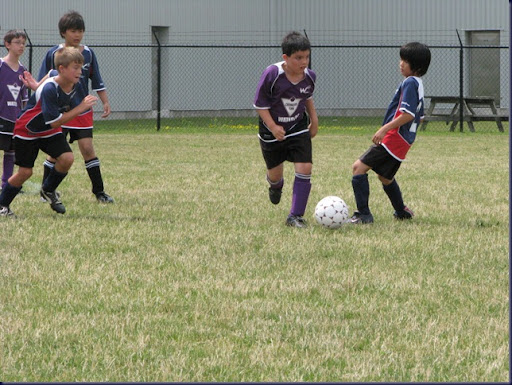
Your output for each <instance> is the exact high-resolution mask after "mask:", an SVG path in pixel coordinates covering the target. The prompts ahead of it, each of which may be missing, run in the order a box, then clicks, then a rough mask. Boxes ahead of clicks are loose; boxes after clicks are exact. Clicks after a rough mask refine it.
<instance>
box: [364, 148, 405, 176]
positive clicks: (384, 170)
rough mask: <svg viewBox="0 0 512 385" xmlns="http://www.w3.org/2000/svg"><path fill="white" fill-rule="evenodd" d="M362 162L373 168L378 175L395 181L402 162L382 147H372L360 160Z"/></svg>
mask: <svg viewBox="0 0 512 385" xmlns="http://www.w3.org/2000/svg"><path fill="white" fill-rule="evenodd" d="M359 160H360V161H361V162H363V163H364V164H366V165H367V166H369V167H371V168H372V170H373V171H375V172H376V173H377V174H378V175H380V176H382V177H384V178H386V179H389V180H393V178H394V177H395V174H396V172H397V171H398V169H399V168H400V166H401V165H402V162H400V161H399V160H397V159H395V158H393V156H391V154H390V153H389V152H387V150H386V149H385V148H384V147H382V146H381V145H375V144H374V145H372V146H371V147H370V148H369V149H368V150H366V152H365V153H364V154H363V155H361V157H360V158H359Z"/></svg>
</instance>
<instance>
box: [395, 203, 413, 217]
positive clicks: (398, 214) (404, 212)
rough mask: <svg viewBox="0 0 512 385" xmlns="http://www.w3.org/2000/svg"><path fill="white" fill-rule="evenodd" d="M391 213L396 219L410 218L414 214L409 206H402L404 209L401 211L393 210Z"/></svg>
mask: <svg viewBox="0 0 512 385" xmlns="http://www.w3.org/2000/svg"><path fill="white" fill-rule="evenodd" d="M393 215H394V217H395V218H396V219H398V220H404V219H412V217H413V216H414V213H413V212H412V210H411V209H410V208H409V207H407V206H404V209H403V210H402V211H395V212H394V213H393Z"/></svg>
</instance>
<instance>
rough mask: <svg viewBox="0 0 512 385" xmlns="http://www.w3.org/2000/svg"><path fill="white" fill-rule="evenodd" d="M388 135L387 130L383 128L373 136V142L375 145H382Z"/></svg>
mask: <svg viewBox="0 0 512 385" xmlns="http://www.w3.org/2000/svg"><path fill="white" fill-rule="evenodd" d="M386 133H387V130H385V129H383V127H381V128H380V129H379V130H378V131H377V132H376V133H375V134H374V135H373V138H372V142H373V143H374V144H381V143H382V140H383V139H384V137H385V136H386Z"/></svg>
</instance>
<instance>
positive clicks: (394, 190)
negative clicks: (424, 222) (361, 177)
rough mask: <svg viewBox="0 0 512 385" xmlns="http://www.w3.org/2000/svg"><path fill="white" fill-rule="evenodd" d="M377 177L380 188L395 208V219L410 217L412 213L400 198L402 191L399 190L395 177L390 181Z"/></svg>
mask: <svg viewBox="0 0 512 385" xmlns="http://www.w3.org/2000/svg"><path fill="white" fill-rule="evenodd" d="M379 179H380V180H381V182H382V188H383V189H384V191H385V192H386V194H387V196H388V198H389V200H390V201H391V205H392V206H393V208H394V209H395V213H394V216H395V217H396V218H397V219H411V218H412V217H413V216H414V214H413V212H412V211H411V210H410V209H409V208H407V207H406V206H405V204H404V201H403V198H402V191H401V190H400V186H399V185H398V183H397V181H396V179H393V180H392V181H390V180H389V179H385V178H383V177H380V176H379Z"/></svg>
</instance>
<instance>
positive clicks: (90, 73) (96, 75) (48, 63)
mask: <svg viewBox="0 0 512 385" xmlns="http://www.w3.org/2000/svg"><path fill="white" fill-rule="evenodd" d="M63 47H64V45H63V44H59V45H56V46H54V47H52V48H51V49H50V50H49V51H48V52H47V53H46V56H45V58H44V60H43V63H42V64H41V69H40V70H39V76H38V80H41V79H42V78H44V77H45V76H46V75H47V74H48V72H49V71H50V70H52V69H56V68H55V61H54V60H55V52H57V50H59V49H60V48H63ZM80 49H83V50H82V51H81V52H82V55H83V57H84V64H83V65H82V76H81V77H80V83H81V84H82V88H83V89H84V90H85V92H86V93H87V94H88V93H89V79H91V88H92V90H93V91H103V90H104V89H105V84H104V83H103V79H102V78H101V75H100V70H99V66H98V61H97V59H96V55H95V54H94V51H93V50H92V49H90V48H89V47H87V46H86V45H82V46H80Z"/></svg>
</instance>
